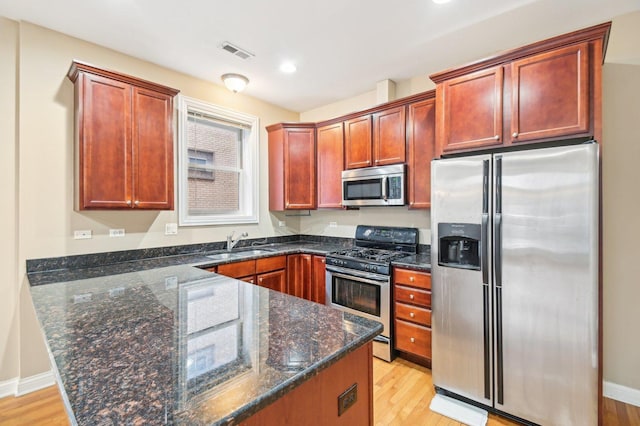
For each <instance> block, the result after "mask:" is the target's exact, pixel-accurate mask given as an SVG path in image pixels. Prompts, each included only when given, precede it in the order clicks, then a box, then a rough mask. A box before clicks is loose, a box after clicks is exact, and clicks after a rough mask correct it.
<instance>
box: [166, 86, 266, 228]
mask: <svg viewBox="0 0 640 426" xmlns="http://www.w3.org/2000/svg"><path fill="white" fill-rule="evenodd" d="M177 108H178V224H179V225H180V226H204V225H227V224H238V223H258V221H259V211H260V198H259V189H260V188H259V186H258V185H259V176H260V121H259V119H258V117H256V116H253V115H250V114H245V113H242V112H237V111H233V110H230V109H227V108H224V107H220V106H217V105H213V104H210V103H207V102H203V101H201V100H198V99H194V98H190V97H187V96H184V95H178V102H177ZM189 110H191V111H200V112H202V113H203V114H206V115H211V116H214V117H219V118H221V119H223V120H225V121H230V122H234V123H238V124H241V125H243V126H246V127H248V128H249V129H250V131H248V132H244V134H245V136H244V140H243V143H242V147H243V152H242V158H243V168H242V173H240V185H241V186H242V187H243V191H242V192H243V194H242V195H243V197H242V198H241V199H240V213H234V214H214V215H208V216H189V191H188V186H187V185H188V177H189V155H188V151H187V120H188V111H189ZM249 171H251V172H253V176H250V173H249Z"/></svg>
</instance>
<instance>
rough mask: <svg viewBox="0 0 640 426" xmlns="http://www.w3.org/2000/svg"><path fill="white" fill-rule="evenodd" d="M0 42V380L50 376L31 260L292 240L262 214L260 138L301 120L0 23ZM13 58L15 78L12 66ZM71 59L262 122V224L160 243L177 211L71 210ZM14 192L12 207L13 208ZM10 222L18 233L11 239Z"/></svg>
mask: <svg viewBox="0 0 640 426" xmlns="http://www.w3.org/2000/svg"><path fill="white" fill-rule="evenodd" d="M0 35H1V38H0V40H1V41H0V49H1V50H0V52H1V53H2V58H3V60H2V61H0V78H1V81H0V84H1V86H2V91H1V93H2V96H1V97H0V120H2V121H1V122H0V124H1V125H0V132H1V133H0V137H1V141H2V150H3V155H2V156H1V157H0V161H1V162H2V164H1V165H0V166H1V167H0V170H1V171H0V173H2V174H3V176H2V177H3V179H2V180H1V182H2V185H3V188H4V189H3V196H4V197H3V198H4V201H5V202H3V203H2V208H0V211H1V212H2V218H3V219H4V220H3V221H2V222H1V225H0V226H2V227H3V228H4V234H3V238H2V243H1V244H2V251H3V256H2V258H1V259H2V260H1V262H3V266H5V267H3V268H1V271H2V274H4V275H3V277H2V280H0V289H1V292H2V297H0V344H1V346H0V382H1V381H3V380H8V379H12V378H15V377H17V376H20V377H28V376H31V375H35V374H38V373H42V372H44V371H47V370H49V364H48V359H47V356H46V351H45V349H44V344H43V340H42V337H41V332H40V328H39V326H38V324H37V321H36V319H35V315H34V312H33V307H32V304H31V301H30V296H29V291H28V283H27V280H26V277H25V261H26V260H27V259H35V258H42V257H57V256H64V255H73V254H82V253H95V252H105V251H113V250H127V249H138V248H147V247H160V246H172V245H180V244H191V243H200V242H209V241H223V240H224V239H225V236H226V235H227V234H229V233H230V231H231V230H238V231H247V232H248V233H249V237H251V238H257V237H264V236H273V235H281V234H291V233H297V232H298V219H297V218H291V217H285V216H284V214H280V213H276V214H271V213H270V212H269V211H268V197H267V196H266V194H267V193H268V164H267V135H266V130H264V127H265V126H266V125H268V124H272V123H276V122H281V121H297V120H298V119H299V114H298V113H296V112H291V111H287V110H284V109H282V108H279V107H275V106H273V105H270V104H268V103H265V102H263V101H260V100H257V99H254V98H251V97H249V96H246V95H243V94H233V93H231V92H230V91H228V90H227V89H225V88H224V87H223V86H218V85H214V84H211V83H209V82H205V81H202V80H198V79H196V78H193V77H189V76H186V75H184V74H180V73H177V72H174V71H171V70H168V69H165V68H162V67H159V66H156V65H154V64H151V63H148V62H144V61H141V60H139V59H136V58H132V57H129V56H126V55H123V54H121V53H118V52H115V51H112V50H109V49H106V48H103V47H100V46H97V45H94V44H91V43H87V42H84V41H81V40H78V39H75V38H72V37H68V36H65V35H62V34H60V33H57V32H53V31H50V30H47V29H45V28H42V27H39V26H35V25H32V24H29V23H19V24H18V23H16V22H14V21H10V20H6V19H4V18H2V19H1V20H0ZM18 40H19V45H17V47H16V42H17V41H18ZM16 56H17V57H19V64H18V68H17V72H16V66H15V62H14V61H12V58H14V57H16ZM7 59H8V60H7ZM73 59H78V60H82V61H85V62H89V63H92V64H95V65H97V66H100V67H104V68H108V69H114V70H118V71H120V72H123V73H127V74H131V75H134V76H137V77H141V78H143V79H147V80H151V81H155V82H158V83H160V84H164V85H167V86H171V87H174V88H177V89H180V90H181V93H182V94H184V95H186V96H190V97H194V98H198V99H202V100H205V101H208V102H212V103H214V104H217V105H222V106H225V107H228V108H231V109H234V110H237V111H241V112H245V113H249V114H253V115H256V116H258V117H259V119H260V127H261V129H262V130H261V135H260V194H262V196H261V197H260V223H259V224H257V225H238V226H210V227H188V228H179V230H178V235H175V236H165V235H164V228H165V224H166V223H170V222H177V219H178V218H177V212H176V211H170V212H144V211H132V212H123V211H114V212H108V211H102V212H76V211H74V210H73V205H74V203H73V170H74V160H73V158H74V157H73V111H74V105H73V85H72V83H71V82H70V81H69V80H68V79H67V78H66V74H67V71H68V69H69V66H70V64H71V61H72V60H73ZM16 75H17V78H18V82H17V84H18V85H17V86H16V81H15V79H16ZM16 87H17V88H18V93H19V95H18V97H17V99H16V97H15V96H14V93H16ZM16 103H17V105H18V107H17V108H18V109H17V117H15V119H14V118H13V116H14V114H15V112H16ZM16 120H17V121H16ZM16 123H17V135H15V133H16V132H15V130H14V129H16ZM16 146H17V152H14V150H16ZM16 161H17V162H18V166H17V169H16V167H15V163H16ZM16 170H17V172H16ZM16 173H17V177H16V176H15V174H16ZM18 182H19V184H18ZM18 188H19V191H18ZM176 193H177V192H176ZM16 194H17V197H19V198H18V201H17V203H16V202H11V200H12V198H15V197H16ZM16 215H17V217H19V220H18V226H17V235H13V232H15V231H14V230H15V229H16V226H14V225H15V222H16V219H15V218H16ZM278 220H283V221H285V223H286V225H287V226H286V227H278V226H277V223H278ZM109 228H124V229H125V230H126V236H125V237H124V238H109V237H108V230H109ZM79 229H91V230H92V231H93V235H94V236H93V238H92V239H90V240H74V239H73V231H74V230H79ZM16 265H17V266H16ZM5 287H6V288H5ZM18 348H20V349H18Z"/></svg>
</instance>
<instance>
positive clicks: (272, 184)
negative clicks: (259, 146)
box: [267, 123, 316, 211]
mask: <svg viewBox="0 0 640 426" xmlns="http://www.w3.org/2000/svg"><path fill="white" fill-rule="evenodd" d="M267 132H268V133H269V210H272V211H282V210H310V209H315V208H316V139H315V124H313V123H295V124H289V123H280V124H274V125H273V126H269V127H267Z"/></svg>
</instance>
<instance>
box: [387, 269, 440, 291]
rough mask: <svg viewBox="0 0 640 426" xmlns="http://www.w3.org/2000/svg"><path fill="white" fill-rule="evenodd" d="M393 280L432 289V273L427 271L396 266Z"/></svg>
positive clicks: (397, 282)
mask: <svg viewBox="0 0 640 426" xmlns="http://www.w3.org/2000/svg"><path fill="white" fill-rule="evenodd" d="M393 282H394V283H396V284H404V285H409V286H412V287H420V288H423V289H425V290H431V274H429V273H427V272H420V271H412V270H409V269H400V268H395V269H394V270H393Z"/></svg>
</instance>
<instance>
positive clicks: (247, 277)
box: [207, 256, 287, 292]
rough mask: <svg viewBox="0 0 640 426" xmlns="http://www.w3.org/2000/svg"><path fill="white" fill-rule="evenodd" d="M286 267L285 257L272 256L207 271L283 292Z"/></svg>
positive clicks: (227, 264) (226, 264) (219, 266)
mask: <svg viewBox="0 0 640 426" xmlns="http://www.w3.org/2000/svg"><path fill="white" fill-rule="evenodd" d="M286 265H287V257H286V256H272V257H263V258H260V259H254V260H243V261H241V262H233V263H225V264H222V265H218V266H216V267H214V268H209V269H207V270H209V271H211V272H217V273H218V274H221V275H225V276H227V277H231V278H237V279H239V280H243V281H247V282H249V283H252V284H257V285H259V286H261V287H267V288H270V289H272V290H278V291H281V292H284V291H285V290H286Z"/></svg>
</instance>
